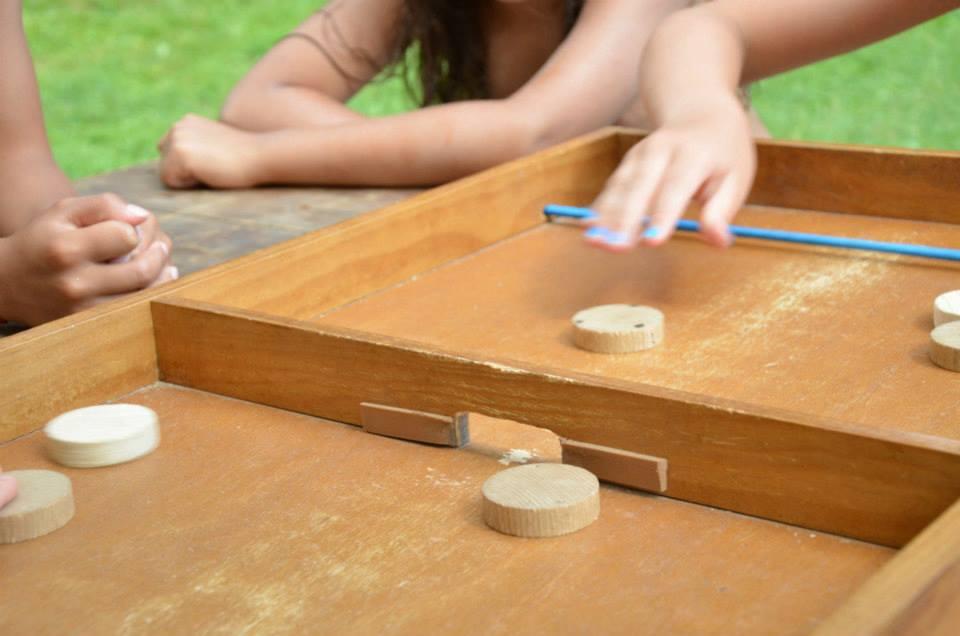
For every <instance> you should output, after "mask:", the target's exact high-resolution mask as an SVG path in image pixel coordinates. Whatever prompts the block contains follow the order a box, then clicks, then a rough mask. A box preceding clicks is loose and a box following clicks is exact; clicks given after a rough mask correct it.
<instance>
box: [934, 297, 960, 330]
mask: <svg viewBox="0 0 960 636" xmlns="http://www.w3.org/2000/svg"><path fill="white" fill-rule="evenodd" d="M954 320H960V290H957V291H948V292H946V293H943V294H940V295H939V296H937V298H936V299H935V300H934V301H933V324H934V326H935V327H939V326H940V325H942V324H944V323H947V322H953V321H954Z"/></svg>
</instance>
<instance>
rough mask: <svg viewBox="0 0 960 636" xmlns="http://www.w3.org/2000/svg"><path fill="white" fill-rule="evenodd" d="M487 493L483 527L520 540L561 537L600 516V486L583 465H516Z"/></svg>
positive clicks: (490, 482)
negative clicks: (523, 538)
mask: <svg viewBox="0 0 960 636" xmlns="http://www.w3.org/2000/svg"><path fill="white" fill-rule="evenodd" d="M482 492H483V522H484V523H485V524H487V525H488V526H490V527H491V528H493V529H494V530H496V531H497V532H502V533H504V534H509V535H512V536H515V537H527V538H535V539H543V538H545V537H559V536H563V535H565V534H570V533H572V532H577V531H578V530H583V529H584V528H586V527H587V526H589V525H590V524H591V523H593V522H594V521H596V520H597V517H599V516H600V482H599V481H598V480H597V477H596V475H594V474H593V473H591V472H590V471H588V470H586V469H583V468H580V467H579V466H570V465H567V464H547V463H540V464H528V465H526V466H514V467H513V468H508V469H506V470H501V471H500V472H499V473H497V474H495V475H491V476H490V477H489V478H488V479H487V481H485V482H483V489H482Z"/></svg>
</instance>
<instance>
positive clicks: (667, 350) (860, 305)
mask: <svg viewBox="0 0 960 636" xmlns="http://www.w3.org/2000/svg"><path fill="white" fill-rule="evenodd" d="M741 216H742V217H743V218H744V220H745V221H747V220H749V222H750V224H751V225H757V226H761V225H779V226H785V227H787V228H788V229H795V228H797V227H799V228H806V229H808V230H809V229H810V228H811V227H819V228H820V229H821V230H825V231H829V232H830V233H835V234H843V233H856V232H865V233H868V234H877V235H882V236H883V237H884V238H888V237H891V236H902V237H917V238H920V239H921V240H929V241H930V242H934V241H936V240H939V241H941V242H946V243H949V242H956V243H957V244H960V226H946V225H943V224H934V223H920V222H915V221H891V220H886V219H873V218H867V217H856V216H852V215H838V214H824V213H811V212H796V211H784V210H776V209H755V208H751V209H749V210H745V211H744V212H743V213H742V214H741ZM958 278H960V268H958V267H957V266H956V265H953V264H947V265H940V264H934V263H926V262H920V261H914V260H910V259H904V258H896V257H873V256H861V255H855V254H852V253H850V252H840V253H838V252H836V251H829V250H822V249H811V248H808V247H789V246H783V245H773V244H770V243H769V242H766V243H764V242H750V241H739V242H738V243H737V244H736V245H735V246H734V247H732V248H731V249H729V250H717V249H713V248H711V247H708V246H706V245H704V244H703V243H701V242H700V241H698V240H696V239H695V238H692V237H678V238H676V239H674V240H672V241H670V243H669V244H668V245H666V246H664V247H661V248H658V249H644V250H634V251H631V252H629V253H624V254H611V253H609V252H606V251H603V250H597V249H596V248H594V247H591V246H589V245H587V244H586V243H585V242H584V241H583V240H582V238H581V236H580V232H579V231H578V230H577V229H576V228H573V227H569V226H560V225H557V224H550V225H545V226H543V227H541V228H538V229H536V230H532V231H530V232H527V233H525V234H523V235H520V236H516V237H514V238H512V239H509V240H506V241H503V242H501V243H499V244H497V245H496V246H493V247H492V248H490V249H488V250H484V251H483V252H479V253H477V254H475V255H472V256H470V257H468V258H465V259H461V260H460V261H457V262H456V263H451V264H449V265H447V266H445V267H441V268H437V269H435V270H433V271H431V272H428V273H426V274H424V275H422V276H419V277H417V279H416V280H411V281H408V282H407V283H405V284H402V285H398V286H395V287H393V288H391V289H388V290H384V291H383V292H381V293H378V294H373V295H370V296H368V297H366V298H364V299H362V300H360V301H358V302H355V303H353V304H351V305H349V306H346V307H342V308H340V309H338V310H336V311H332V312H329V313H327V314H325V315H324V316H321V317H319V318H318V319H317V320H316V322H317V323H318V324H320V325H323V326H336V327H345V328H351V329H357V330H362V331H368V332H373V333H379V334H383V335H386V336H393V337H397V338H402V339H405V340H411V341H416V342H418V343H420V344H421V345H423V346H426V347H438V348H442V349H445V350H448V351H455V352H457V353H458V354H460V355H463V356H466V357H472V358H475V359H483V358H485V357H491V358H504V359H512V360H515V361H518V362H520V363H522V364H530V365H535V366H541V367H549V368H552V369H556V370H557V372H558V373H559V372H561V371H562V372H563V373H565V372H567V371H570V372H574V373H583V374H588V375H591V376H596V377H597V378H601V379H611V380H622V381H625V382H631V383H641V384H645V385H652V386H659V387H663V388H666V389H671V390H677V391H683V392H688V393H693V394H697V395H707V396H712V397H715V398H720V399H726V400H733V401H735V402H738V403H742V404H751V405H756V406H761V407H768V408H772V409H779V410H784V411H790V412H799V413H804V414H806V415H809V416H811V417H815V418H816V417H826V418H830V419H834V420H837V421H843V422H847V423H850V424H856V425H860V426H864V427H869V428H883V429H888V430H893V431H900V430H903V431H914V432H918V433H923V434H927V435H935V436H939V437H947V438H950V439H954V440H960V401H958V400H956V399H955V397H954V396H955V395H956V384H955V382H956V376H954V375H953V374H951V373H947V372H944V371H943V370H942V369H940V368H938V367H937V366H935V365H934V364H933V363H931V362H930V360H929V358H928V355H927V349H928V342H929V339H930V329H931V327H932V324H931V319H930V303H931V299H933V298H934V297H936V296H937V295H938V294H939V293H940V292H941V291H943V290H945V289H953V288H955V287H956V285H957V280H958ZM610 303H628V304H640V305H649V306H652V307H656V308H658V309H659V310H661V311H663V313H664V314H665V316H666V325H667V326H666V331H667V333H666V338H665V339H664V341H663V342H662V343H661V344H660V345H658V346H657V347H655V348H653V349H649V350H646V351H640V352H637V353H631V354H628V355H599V354H596V353H591V352H587V351H581V350H580V349H578V348H577V347H575V346H574V344H573V342H572V340H573V327H572V325H571V324H570V317H571V316H573V315H574V314H575V313H576V312H577V311H579V310H580V309H582V308H584V307H591V306H595V305H604V304H610ZM864 308H869V309H868V310H865V309H864ZM573 438H574V439H577V438H576V436H573ZM584 441H589V440H584ZM614 446H615V445H614ZM637 450H639V451H640V452H647V451H645V450H644V449H642V448H640V449H637Z"/></svg>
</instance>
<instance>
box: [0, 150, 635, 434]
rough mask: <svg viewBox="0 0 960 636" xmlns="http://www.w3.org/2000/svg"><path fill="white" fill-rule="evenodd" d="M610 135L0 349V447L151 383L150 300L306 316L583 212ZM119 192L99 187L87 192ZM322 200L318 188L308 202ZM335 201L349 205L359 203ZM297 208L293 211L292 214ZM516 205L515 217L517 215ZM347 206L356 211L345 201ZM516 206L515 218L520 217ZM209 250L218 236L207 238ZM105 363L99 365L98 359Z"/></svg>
mask: <svg viewBox="0 0 960 636" xmlns="http://www.w3.org/2000/svg"><path fill="white" fill-rule="evenodd" d="M617 144H618V142H617V138H616V134H615V133H613V132H611V131H601V132H598V133H595V134H592V135H588V136H587V137H584V138H581V139H578V140H574V141H571V142H569V143H567V144H563V145H561V146H558V147H557V148H554V149H551V150H549V151H547V152H545V153H541V154H538V155H536V156H535V157H530V158H526V159H521V160H518V161H517V162H512V163H510V164H507V165H505V166H501V167H498V168H494V169H492V170H490V171H487V172H484V173H482V174H480V175H477V176H474V177H470V178H468V179H464V180H461V181H458V182H456V183H454V184H450V185H449V186H444V187H441V188H437V189H435V190H432V191H430V192H429V193H426V194H424V195H422V196H421V197H415V198H414V199H410V200H408V201H404V202H401V203H397V204H395V205H392V206H390V207H388V208H386V209H384V210H382V211H380V212H377V213H372V214H368V215H365V216H363V217H362V218H358V219H354V220H352V221H348V222H345V223H341V224H339V225H337V226H335V227H332V228H330V229H328V230H325V231H323V232H317V233H313V234H310V235H307V236H303V237H300V238H297V239H293V240H290V241H287V242H285V243H284V244H282V245H277V246H274V247H271V248H269V249H264V250H260V251H258V252H255V253H253V254H249V255H247V256H244V257H241V258H238V259H236V260H233V261H230V262H228V263H223V264H221V265H218V266H216V267H213V268H211V269H209V270H206V271H204V272H201V273H198V274H194V275H191V276H188V277H186V278H183V279H181V280H180V281H177V282H176V283H173V284H169V285H165V286H163V287H162V288H159V289H151V290H146V291H143V292H140V293H138V294H133V295H131V296H128V297H125V298H123V299H120V300H117V301H114V302H112V303H108V304H106V305H103V306H101V307H98V308H96V309H92V310H88V311H85V312H82V313H80V314H78V315H75V316H70V317H67V318H63V319H61V320H57V321H53V322H51V323H48V324H46V325H43V326H41V327H36V328H34V329H31V330H29V331H26V332H23V333H20V334H17V335H15V336H11V337H8V338H3V339H0V377H3V378H4V383H5V385H4V391H3V392H2V393H0V441H5V440H9V439H13V438H14V437H17V436H18V435H23V434H25V433H27V432H29V431H33V430H36V429H37V428H39V427H40V426H42V425H43V424H44V423H45V422H46V421H47V420H49V419H50V418H52V417H53V416H55V415H57V414H59V413H61V412H63V411H67V410H70V409H74V408H79V407H82V406H89V405H92V404H98V403H100V402H103V401H106V400H110V399H112V398H115V397H116V396H119V395H123V394H125V393H127V392H129V391H132V390H134V389H136V388H138V387H141V386H144V385H146V384H149V383H151V382H153V381H155V380H156V377H157V375H156V357H155V354H154V347H153V339H152V327H151V324H150V311H149V308H148V303H149V301H150V300H151V299H153V298H159V297H167V296H184V297H189V298H199V299H202V300H210V301H214V302H219V303H224V304H229V305H233V306H238V307H245V308H255V309H264V310H269V311H274V312H277V313H279V314H281V315H290V316H298V315H312V314H315V313H317V312H319V311H323V310H325V309H329V308H331V307H335V306H337V305H340V304H343V303H347V302H350V301H351V300H354V299H356V298H358V297H360V296H362V295H364V294H366V293H369V292H371V291H375V290H378V289H381V288H382V287H385V286H388V285H390V284H393V283H396V282H399V281H400V280H403V279H405V278H407V277H409V276H414V275H416V274H419V273H421V272H423V271H424V270H426V269H429V268H431V267H434V266H436V265H440V264H442V263H444V262H446V261H447V260H450V259H455V258H457V257H460V256H463V255H465V254H468V253H470V252H472V251H474V250H476V249H480V248H482V247H485V246H487V245H489V244H490V243H492V242H494V241H497V240H500V239H502V238H505V237H507V236H510V235H512V234H514V233H516V232H520V231H523V230H524V229H527V228H530V227H533V226H535V225H537V224H539V223H541V222H542V217H541V214H540V209H541V208H542V206H543V204H545V203H546V202H548V201H551V200H553V199H556V200H559V201H564V202H569V203H572V204H576V203H579V204H583V203H585V202H587V201H589V199H590V197H592V196H593V194H594V193H595V192H596V191H597V190H599V188H600V186H601V184H602V183H603V180H604V179H605V178H606V175H607V174H609V172H610V171H611V170H612V169H613V167H614V166H615V165H616V161H617V158H618V154H619V153H618V151H617V148H618V146H617ZM133 176H134V177H135V179H134V183H133V184H132V185H131V186H130V187H129V188H112V189H115V190H119V191H121V192H122V193H123V194H125V195H127V196H130V197H131V198H133V199H135V200H137V201H138V202H140V203H143V204H144V205H148V206H149V207H150V208H151V209H155V210H158V211H161V212H172V211H173V210H176V209H178V206H186V207H187V208H189V209H190V210H193V211H194V212H197V214H201V213H210V214H213V213H214V211H216V210H220V209H221V208H222V207H224V206H233V208H237V209H239V208H244V206H245V205H247V204H242V201H251V200H252V201H255V202H257V203H258V205H257V208H258V210H259V211H260V212H261V213H262V214H264V215H267V216H270V215H271V214H273V213H274V212H276V211H277V210H276V208H277V206H280V207H281V208H282V206H283V205H285V202H287V203H289V200H290V197H293V198H294V200H295V201H297V202H302V201H301V199H299V198H297V197H298V196H301V195H302V191H297V192H293V193H292V194H291V192H290V191H287V190H284V189H275V190H269V191H257V192H254V193H243V194H238V193H231V194H229V195H228V196H227V198H226V199H224V196H225V195H223V194H222V193H213V192H199V193H192V194H191V193H188V194H177V193H174V194H171V193H169V192H166V191H160V192H154V191H153V189H152V188H153V187H155V185H156V184H155V183H154V181H155V180H154V179H152V177H151V175H149V174H148V173H146V172H144V170H143V169H137V170H135V171H134V172H133ZM113 185H116V184H115V183H114V182H113V181H111V180H110V179H107V178H104V179H101V180H99V181H93V182H91V183H90V184H88V186H89V188H92V189H99V188H100V187H105V188H106V187H111V186H113ZM324 192H325V191H322V190H318V191H317V194H316V197H317V201H322V200H324V197H325V194H324ZM352 192H353V193H354V194H353V195H352V196H351V195H349V194H348V193H347V191H339V196H340V197H341V198H343V199H344V200H345V201H350V200H351V199H356V198H363V197H365V196H367V194H366V192H365V191H364V190H362V189H357V190H353V191H352ZM298 204H299V203H298ZM518 204H519V205H520V206H521V208H518V207H517V206H518ZM343 206H346V207H348V208H350V206H353V207H352V208H350V209H365V207H369V206H368V205H366V204H357V203H356V201H354V202H353V203H343V204H342V206H341V207H343ZM518 209H520V210H521V211H519V212H518ZM211 240H215V237H211ZM107 352H109V355H107Z"/></svg>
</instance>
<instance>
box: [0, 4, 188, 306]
mask: <svg viewBox="0 0 960 636" xmlns="http://www.w3.org/2000/svg"><path fill="white" fill-rule="evenodd" d="M21 16H22V3H21V2H19V1H11V0H5V1H4V2H0V323H2V322H5V321H13V322H18V323H23V324H25V325H37V324H40V323H43V322H46V321H48V320H53V319H54V318H59V317H61V316H65V315H67V314H70V313H73V312H75V311H79V310H81V309H85V308H87V307H90V306H93V305H96V304H97V303H100V302H103V301H105V300H109V299H111V298H115V297H116V296H118V295H120V294H126V293H129V292H134V291H138V290H140V289H144V288H146V287H150V286H153V285H158V284H160V283H163V282H166V281H168V280H172V279H175V278H176V277H177V270H176V268H175V267H173V266H172V265H171V264H170V249H171V244H170V239H169V237H167V235H166V234H164V233H163V232H162V231H161V230H160V228H159V226H158V224H157V220H156V217H154V216H153V215H152V214H150V213H149V212H147V211H146V210H144V209H143V208H140V207H138V206H135V205H129V204H127V203H126V202H124V201H123V200H122V199H121V198H120V197H118V196H116V195H112V194H102V195H97V196H89V197H76V196H75V192H74V190H73V187H72V186H71V184H70V181H69V179H67V177H66V175H64V173H63V172H62V171H61V170H60V168H59V167H58V166H57V164H56V162H55V161H54V159H53V155H52V153H51V151H50V146H49V144H48V143H47V135H46V131H45V130H44V126H43V114H42V111H41V108H40V96H39V91H38V89H37V82H36V78H35V76H34V72H33V63H32V62H31V60H30V52H29V50H28V48H27V41H26V36H25V35H24V31H23V22H22V19H21Z"/></svg>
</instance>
